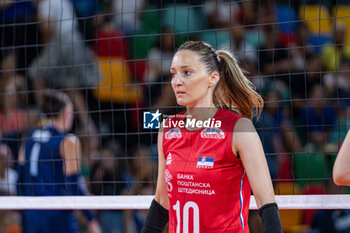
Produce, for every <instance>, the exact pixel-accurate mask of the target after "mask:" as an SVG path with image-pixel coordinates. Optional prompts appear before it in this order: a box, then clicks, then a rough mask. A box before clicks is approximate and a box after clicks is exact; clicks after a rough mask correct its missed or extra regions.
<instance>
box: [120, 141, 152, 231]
mask: <svg viewBox="0 0 350 233" xmlns="http://www.w3.org/2000/svg"><path fill="white" fill-rule="evenodd" d="M132 156H133V159H132V161H131V162H132V171H131V174H132V176H133V182H132V184H133V186H132V187H130V192H129V193H128V194H129V195H130V194H131V195H152V194H153V193H154V192H155V185H154V184H155V183H156V179H157V164H156V163H155V160H153V155H152V153H151V148H150V147H147V146H143V145H141V146H139V147H138V148H137V149H135V150H134V152H133V153H132ZM155 156H157V155H155ZM146 215H147V211H145V210H134V211H126V212H125V218H126V220H127V223H128V224H127V225H126V227H127V229H126V232H141V229H142V226H143V223H144V220H145V218H146Z"/></svg>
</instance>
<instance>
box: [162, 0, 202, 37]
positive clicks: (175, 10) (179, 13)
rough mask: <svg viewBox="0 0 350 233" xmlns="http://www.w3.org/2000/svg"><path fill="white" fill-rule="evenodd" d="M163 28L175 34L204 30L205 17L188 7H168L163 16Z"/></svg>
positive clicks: (181, 5)
mask: <svg viewBox="0 0 350 233" xmlns="http://www.w3.org/2000/svg"><path fill="white" fill-rule="evenodd" d="M162 23H163V27H167V28H170V29H172V30H173V31H175V32H188V31H195V30H200V29H204V25H205V17H204V16H203V15H201V13H200V12H198V11H197V9H195V8H190V7H188V5H184V4H176V5H167V6H166V8H165V10H164V11H163V15H162Z"/></svg>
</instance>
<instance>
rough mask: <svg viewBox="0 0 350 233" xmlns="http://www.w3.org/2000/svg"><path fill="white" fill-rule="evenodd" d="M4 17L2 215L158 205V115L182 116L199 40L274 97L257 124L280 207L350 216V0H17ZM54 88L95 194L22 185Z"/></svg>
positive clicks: (0, 123)
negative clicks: (36, 193)
mask: <svg viewBox="0 0 350 233" xmlns="http://www.w3.org/2000/svg"><path fill="white" fill-rule="evenodd" d="M348 4H349V5H348ZM0 12H1V13H0V14H1V17H0V20H1V22H2V23H1V26H0V27H1V30H0V34H1V39H0V41H1V53H0V54H1V60H0V66H1V70H0V76H1V79H0V88H1V91H0V99H1V102H0V132H1V146H0V156H1V160H0V166H1V167H0V181H1V183H0V193H1V194H2V195H3V196H2V197H0V209H60V208H63V209H147V208H148V206H149V204H150V201H151V200H152V197H153V196H152V195H153V194H154V191H155V186H156V180H157V156H158V154H157V145H156V143H157V132H158V131H157V129H156V127H155V126H154V125H152V124H151V123H152V121H153V119H152V118H153V116H151V115H150V114H152V113H153V114H154V113H155V112H157V111H158V112H160V113H161V114H162V115H161V118H163V116H165V115H167V116H170V115H172V114H175V113H178V112H180V111H182V109H181V108H180V107H179V106H177V104H176V100H175V96H174V94H173V92H172V89H171V85H170V79H169V68H170V64H171V59H172V56H173V54H174V52H175V51H176V49H177V47H178V46H179V45H180V44H182V43H183V42H185V41H187V40H203V41H206V42H208V43H209V44H211V45H212V46H213V47H214V48H216V49H227V50H229V51H231V52H232V53H233V54H234V56H235V57H236V58H237V59H238V61H239V64H240V66H241V67H242V68H243V69H244V70H245V71H246V75H247V77H248V78H249V79H250V80H251V81H252V82H253V83H254V85H255V86H256V88H257V91H258V92H259V93H260V94H261V95H262V96H263V98H264V101H265V107H264V110H263V112H262V114H261V116H260V119H259V120H258V121H257V120H254V123H255V126H256V129H257V131H258V133H259V135H260V138H261V140H262V143H263V146H264V150H265V153H266V158H267V161H268V165H269V169H270V173H271V177H272V179H273V184H274V188H275V193H276V195H277V197H276V198H277V202H278V204H279V207H280V208H281V209H347V208H349V203H350V201H349V196H348V195H347V194H348V192H349V191H348V190H347V189H346V188H341V187H337V186H335V185H334V183H333V182H332V177H331V175H332V167H333V163H334V160H335V158H336V155H337V153H338V151H339V147H340V145H341V143H342V141H343V140H344V138H345V135H346V133H347V131H348V129H349V128H350V127H349V121H350V108H349V107H350V102H349V96H350V94H349V93H350V77H349V71H350V46H349V42H350V19H349V17H350V13H349V12H350V2H349V1H339V2H338V1H337V2H336V3H335V2H334V1H316V0H314V1H313V0H304V1H287V0H242V1H224V0H223V1H221V0H208V1H203V0H202V1H199V0H198V1H196V0H194V1H166V0H162V1H152V0H148V1H146V0H136V1H108V0H105V1H96V0H90V1H78V0H42V1H38V2H35V1H15V2H11V1H9V2H4V3H1V4H0ZM45 90H59V91H62V92H65V93H67V94H68V95H69V97H70V98H71V99H72V101H73V105H74V116H75V117H74V124H73V129H72V130H71V132H72V133H74V134H76V135H77V136H78V137H79V139H80V140H81V144H82V158H81V161H79V164H81V174H82V176H83V177H84V180H83V181H81V182H82V184H83V185H84V186H85V187H86V189H87V190H88V192H89V193H91V194H92V195H89V196H76V197H75V196H74V197H73V196H63V197H32V196H22V195H21V192H20V190H21V188H23V186H26V187H30V185H33V186H35V184H30V183H21V182H17V176H18V174H17V168H18V154H19V151H20V147H21V145H22V144H23V142H24V141H25V139H26V138H27V133H28V132H29V131H30V130H32V129H33V128H34V127H37V126H40V125H43V124H45V123H44V121H45V120H44V119H43V118H44V117H43V113H42V110H41V109H40V107H39V106H40V104H41V103H42V102H46V103H50V101H51V100H47V99H46V100H43V99H42V98H43V97H42V93H44V91H45ZM52 107H54V106H52ZM53 109H54V108H53ZM150 117H151V118H150ZM39 162H40V161H39ZM40 185H51V186H55V185H60V184H51V183H50V184H45V183H42V184H40ZM77 185H78V184H77ZM252 198H253V197H252ZM251 205H252V206H251V208H252V209H256V206H255V201H254V199H252V202H251Z"/></svg>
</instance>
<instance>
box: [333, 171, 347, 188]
mask: <svg viewBox="0 0 350 233" xmlns="http://www.w3.org/2000/svg"><path fill="white" fill-rule="evenodd" d="M333 181H334V183H335V184H336V185H338V186H342V185H350V174H348V173H346V172H344V171H339V169H334V170H333Z"/></svg>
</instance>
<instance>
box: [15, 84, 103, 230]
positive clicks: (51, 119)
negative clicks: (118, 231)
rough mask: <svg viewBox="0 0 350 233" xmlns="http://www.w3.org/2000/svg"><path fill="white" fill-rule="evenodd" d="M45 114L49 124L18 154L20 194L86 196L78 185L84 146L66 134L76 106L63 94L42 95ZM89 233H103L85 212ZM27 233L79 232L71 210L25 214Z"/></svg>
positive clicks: (36, 130)
mask: <svg viewBox="0 0 350 233" xmlns="http://www.w3.org/2000/svg"><path fill="white" fill-rule="evenodd" d="M43 97H44V98H43V101H42V104H41V108H42V112H43V113H44V114H45V115H46V118H47V119H46V124H44V126H43V127H41V128H34V129H33V130H31V131H30V132H29V134H28V135H27V136H26V140H25V142H24V144H23V145H22V147H21V150H20V153H19V165H20V166H19V172H20V180H19V187H20V189H19V194H20V195H23V196H62V195H84V192H83V191H82V190H83V187H82V185H79V183H80V184H82V182H79V171H80V165H79V162H80V157H81V145H80V142H79V139H78V138H77V137H76V136H75V135H73V134H67V133H66V132H67V131H69V130H71V128H72V124H73V118H74V113H73V104H72V102H71V100H70V99H69V97H68V96H67V95H66V94H64V93H61V92H56V91H48V92H45V94H44V95H43ZM83 214H84V215H85V216H86V217H87V219H88V221H89V226H88V228H89V232H90V233H100V232H101V231H100V228H99V225H98V223H97V220H96V219H95V217H94V216H93V214H92V213H91V212H90V211H88V210H84V211H83ZM23 232H24V233H63V232H65V233H73V232H74V233H75V232H79V230H78V224H77V220H76V218H75V216H74V213H73V211H72V210H25V211H23Z"/></svg>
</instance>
